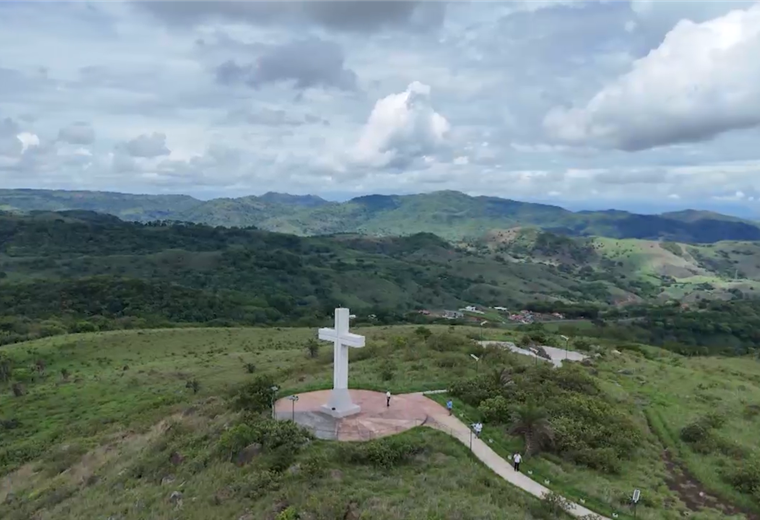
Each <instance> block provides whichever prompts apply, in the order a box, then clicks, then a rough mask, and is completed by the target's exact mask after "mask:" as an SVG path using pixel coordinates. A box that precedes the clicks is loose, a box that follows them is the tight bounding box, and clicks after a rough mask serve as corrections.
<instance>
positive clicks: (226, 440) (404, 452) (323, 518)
mask: <svg viewBox="0 0 760 520" xmlns="http://www.w3.org/2000/svg"><path fill="white" fill-rule="evenodd" d="M429 330H430V332H431V333H432V335H431V336H430V337H429V338H426V339H423V336H422V335H420V334H419V333H417V332H416V331H415V327H413V326H411V327H387V328H379V327H373V328H368V329H359V330H358V332H359V333H362V334H365V335H366V336H367V338H368V339H367V347H366V348H365V349H363V350H362V351H361V353H360V354H357V355H355V356H352V365H351V366H352V368H351V384H352V386H353V387H356V388H367V389H383V390H384V389H386V388H390V389H391V391H392V392H393V393H395V394H398V393H404V392H410V391H419V390H425V389H429V388H446V387H448V388H451V389H452V390H451V391H452V394H451V395H452V396H453V398H454V399H455V410H456V413H457V415H458V416H460V418H461V419H462V420H464V421H466V422H471V421H473V420H476V419H480V420H482V421H483V422H484V424H485V428H484V432H483V437H484V438H486V439H489V444H490V445H491V446H492V448H493V449H494V450H495V451H497V453H501V454H502V455H507V454H509V453H513V452H514V451H515V450H523V449H524V446H523V441H522V440H521V438H520V437H517V436H512V435H509V434H507V433H506V431H507V429H508V425H509V422H510V419H509V417H510V414H511V411H513V410H514V409H515V407H516V406H520V405H521V403H526V402H528V401H529V400H531V402H535V403H536V404H537V405H538V406H540V407H541V408H542V409H545V410H547V411H548V418H549V424H550V425H551V427H552V428H553V430H554V439H555V440H554V444H553V446H551V447H550V446H546V448H545V449H544V450H543V451H542V452H540V453H539V454H538V455H537V456H534V457H529V458H528V459H527V460H526V461H525V462H524V470H525V471H531V472H532V473H533V476H534V478H538V479H546V480H549V483H548V484H547V485H548V486H549V487H550V488H551V489H552V490H554V491H555V492H557V493H561V494H563V495H565V496H569V497H572V498H574V499H576V500H581V499H582V500H584V501H585V503H586V504H587V505H589V506H593V507H594V508H595V509H598V510H599V511H600V512H601V513H603V514H605V515H608V516H612V514H613V513H615V514H617V515H618V518H620V519H621V520H629V519H630V518H632V514H631V513H632V512H631V510H630V508H629V507H628V505H627V502H628V497H629V496H630V493H631V491H632V490H633V489H634V488H639V489H641V490H642V502H641V504H640V505H639V507H638V508H637V512H636V513H637V518H639V519H643V520H675V519H678V518H682V517H684V516H692V517H695V518H700V519H703V520H718V519H727V518H733V519H737V520H738V519H740V518H748V519H754V518H757V516H756V511H757V508H758V506H760V502H758V500H757V496H756V492H757V490H758V489H760V479H757V478H756V473H752V471H753V468H755V467H756V464H757V460H758V458H757V457H758V452H757V446H756V442H755V441H754V437H753V435H752V432H753V431H755V429H756V422H757V420H758V414H757V413H756V412H757V410H756V404H755V403H756V401H757V399H760V386H758V381H760V370H758V365H757V363H756V362H755V360H753V359H751V358H741V359H733V360H731V359H720V358H702V359H689V358H683V357H681V356H678V355H676V354H672V353H668V352H665V351H661V350H658V349H655V348H650V347H645V346H637V345H630V344H621V343H620V342H615V341H611V340H604V339H602V340H597V339H595V338H590V339H589V340H590V341H592V342H594V343H598V345H599V346H598V347H590V346H589V341H587V342H585V344H584V346H583V348H592V349H593V352H595V353H596V354H598V356H597V357H595V359H594V361H593V363H592V364H591V365H590V366H578V365H570V366H566V367H563V368H562V369H559V370H551V369H549V368H548V366H544V365H543V364H541V365H535V364H534V362H533V360H531V359H529V358H527V357H522V356H517V355H514V354H508V353H507V352H505V351H502V350H499V349H489V350H487V351H483V349H482V348H481V347H479V346H477V345H475V344H474V343H473V342H471V341H470V340H468V339H467V337H468V336H475V335H477V334H479V333H480V332H481V331H480V330H479V329H470V328H458V329H456V331H455V332H453V333H452V332H450V331H449V330H448V327H431V328H430V329H429ZM486 332H487V335H488V336H489V337H491V338H492V339H503V340H511V341H514V342H517V343H522V342H523V341H522V337H523V336H524V333H523V332H520V331H511V332H508V333H507V334H506V335H505V333H504V332H500V331H486ZM314 335H315V330H314V328H308V329H283V330H276V329H256V328H241V329H226V330H223V329H195V330H187V329H179V330H152V331H141V330H134V331H117V332H107V333H89V334H78V335H70V336H61V337H56V338H46V339H42V340H37V341H34V342H28V343H23V344H18V345H11V346H6V347H3V349H2V350H1V351H0V355H2V356H4V357H3V359H4V360H5V361H4V364H3V366H4V367H9V368H10V371H8V370H6V372H4V373H8V372H10V373H11V374H12V375H11V379H10V380H4V381H0V392H2V399H0V428H2V430H0V431H1V432H2V435H0V517H2V518H4V519H5V518H8V519H10V520H21V519H26V518H32V517H34V518H40V519H48V518H51V519H52V518H58V519H60V518H62V519H68V518H71V519H75V518H77V519H78V518H101V517H102V518H108V517H109V516H111V517H113V516H116V517H119V518H122V519H123V520H132V519H142V518H146V517H150V518H157V519H163V518H167V519H168V518H175V517H176V516H177V515H178V514H181V515H182V518H190V519H196V518H197V519H201V518H203V519H205V518H245V519H247V520H259V519H261V520H264V519H267V520H269V519H277V520H280V519H287V518H294V517H295V515H296V514H298V515H301V516H300V518H312V519H315V520H334V519H335V518H378V519H381V520H396V519H403V518H424V519H449V518H458V519H463V520H468V519H494V520H496V519H502V518H505V516H506V517H508V518H525V519H545V520H549V519H553V518H564V517H563V516H562V515H556V514H553V513H552V512H550V511H547V510H546V509H545V504H541V503H538V502H537V501H536V500H534V499H531V498H529V497H527V496H525V495H524V494H522V493H520V492H518V491H517V490H515V489H514V488H512V487H510V486H508V485H506V484H504V483H503V482H502V481H500V480H499V479H498V478H497V477H496V476H495V475H494V474H493V473H491V472H490V471H488V470H487V469H485V468H484V467H483V466H482V465H480V464H479V463H478V462H477V461H475V460H474V459H473V458H472V457H470V456H469V455H468V453H467V450H466V447H464V446H462V445H460V444H458V443H456V442H455V441H453V440H452V439H450V438H448V437H447V436H446V435H445V434H443V433H440V432H433V431H428V430H426V429H421V430H412V431H410V432H408V433H406V434H404V435H402V436H399V437H396V438H389V439H387V440H383V441H372V442H371V443H370V444H367V445H363V444H353V443H348V444H335V443H331V442H328V441H313V442H311V443H308V444H306V445H304V444H302V443H301V442H300V441H298V440H297V439H298V435H299V434H297V432H295V431H293V430H292V429H291V428H289V427H288V423H280V425H279V426H277V425H273V424H272V423H271V422H270V420H268V419H267V418H266V416H267V415H268V410H267V409H266V407H267V404H266V403H264V404H263V406H264V408H263V409H261V410H259V409H254V408H249V409H248V411H247V412H241V410H240V408H239V405H238V403H239V402H241V401H239V400H238V396H240V395H248V394H242V392H246V391H247V390H246V389H247V388H258V387H259V386H261V385H264V386H267V385H271V384H272V383H276V384H278V385H279V386H280V387H281V388H282V390H281V392H280V394H279V395H287V394H289V393H299V392H304V391H308V390H311V389H315V388H325V387H328V386H329V385H330V382H331V373H332V372H331V370H332V367H331V360H332V353H331V351H330V349H329V347H327V346H322V347H320V349H319V351H318V352H317V353H316V355H315V356H313V357H312V356H311V355H309V351H308V349H307V348H306V342H307V340H308V339H309V338H312V337H314ZM574 342H575V343H574V344H577V345H578V346H581V344H582V343H583V338H581V337H579V336H576V337H575V338H574ZM615 349H619V350H615ZM593 352H592V353H593ZM471 353H478V354H480V355H482V356H483V357H482V359H483V360H485V363H486V364H487V368H485V369H482V368H480V367H479V366H478V364H476V363H475V362H474V361H472V359H471V358H470V354H471ZM250 367H252V368H250ZM257 385H258V386H257ZM19 388H20V389H21V391H19V392H15V389H19ZM267 388H268V386H267ZM14 392H15V393H14ZM265 401H266V402H267V403H268V402H269V397H268V396H266V399H265ZM246 402H247V403H248V402H249V401H246ZM256 403H259V401H253V404H249V405H248V406H253V405H255V404H256ZM716 411H717V412H718V414H716V413H715V412H716ZM703 422H704V424H706V425H707V424H709V427H708V430H709V431H708V432H707V433H706V434H705V436H704V437H702V438H701V440H699V441H696V442H695V441H693V440H691V439H693V438H694V437H691V436H689V435H688V434H683V431H684V430H686V431H687V432H689V431H690V429H689V428H688V427H690V425H692V424H694V423H697V424H702V423H703ZM244 428H253V429H254V431H275V432H276V433H277V435H276V436H275V437H274V438H275V439H278V442H277V443H273V444H267V447H266V448H265V450H264V452H263V453H261V454H260V455H259V456H256V457H254V458H253V460H251V461H250V462H249V463H247V464H243V465H236V464H235V463H233V461H234V460H237V459H238V457H237V455H238V451H237V450H239V449H242V448H243V447H244V446H239V443H238V442H237V441H236V440H235V439H236V437H235V435H236V432H240V431H242V429H244ZM273 428H275V429H273ZM682 437H683V438H686V439H690V440H688V441H686V440H682ZM666 448H667V451H666ZM373 453H374V454H385V456H386V458H380V457H379V456H375V455H373ZM373 461H374V462H373ZM383 461H385V462H383ZM542 481H543V480H542ZM306 488H308V489H309V492H308V493H304V489H306ZM174 491H180V492H181V493H182V503H181V504H175V503H173V502H172V501H171V500H170V496H171V494H172V493H173V492H174ZM753 493H755V494H753ZM288 508H290V510H289V512H288V513H287V514H291V515H293V516H284V515H285V513H283V511H288ZM277 514H281V515H283V516H277ZM361 515H364V516H361Z"/></svg>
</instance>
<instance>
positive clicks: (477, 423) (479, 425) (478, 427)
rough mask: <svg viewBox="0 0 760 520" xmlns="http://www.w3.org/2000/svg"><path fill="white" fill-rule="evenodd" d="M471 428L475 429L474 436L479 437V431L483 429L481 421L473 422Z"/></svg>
mask: <svg viewBox="0 0 760 520" xmlns="http://www.w3.org/2000/svg"><path fill="white" fill-rule="evenodd" d="M473 429H474V430H475V437H477V438H478V439H480V432H482V431H483V423H482V422H480V421H478V422H476V423H475V424H474V426H473Z"/></svg>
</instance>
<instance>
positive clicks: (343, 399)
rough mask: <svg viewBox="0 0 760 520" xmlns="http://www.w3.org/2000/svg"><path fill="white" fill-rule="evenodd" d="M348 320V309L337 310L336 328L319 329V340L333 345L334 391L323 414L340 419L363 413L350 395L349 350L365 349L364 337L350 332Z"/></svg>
mask: <svg viewBox="0 0 760 520" xmlns="http://www.w3.org/2000/svg"><path fill="white" fill-rule="evenodd" d="M348 320H349V313H348V309H343V308H340V309H335V328H334V329H329V328H323V329H319V339H321V340H324V341H331V342H332V343H333V389H332V392H330V399H329V400H328V401H327V404H324V405H322V412H324V413H326V414H328V415H330V416H332V417H335V418H338V419H340V418H343V417H348V416H349V415H354V414H357V413H359V412H360V411H361V408H360V407H359V405H357V404H354V403H353V401H351V394H349V393H348V349H349V347H354V348H361V347H363V346H364V336H360V335H358V334H352V333H350V332H348Z"/></svg>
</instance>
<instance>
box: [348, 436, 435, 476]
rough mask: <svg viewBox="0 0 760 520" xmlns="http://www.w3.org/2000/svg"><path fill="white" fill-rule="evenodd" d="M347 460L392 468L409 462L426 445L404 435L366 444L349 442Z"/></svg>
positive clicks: (353, 462)
mask: <svg viewBox="0 0 760 520" xmlns="http://www.w3.org/2000/svg"><path fill="white" fill-rule="evenodd" d="M344 449H346V450H347V454H346V455H347V457H346V458H347V460H348V462H350V463H352V464H370V465H372V466H377V467H381V468H392V467H394V466H398V465H400V464H404V463H406V462H408V461H409V460H410V459H411V458H412V457H414V456H415V455H417V454H419V453H421V452H422V451H423V450H424V446H422V445H420V444H419V443H417V442H415V441H413V440H409V439H406V438H404V437H385V438H382V439H377V440H373V441H370V442H367V443H364V444H347V445H345V447H344Z"/></svg>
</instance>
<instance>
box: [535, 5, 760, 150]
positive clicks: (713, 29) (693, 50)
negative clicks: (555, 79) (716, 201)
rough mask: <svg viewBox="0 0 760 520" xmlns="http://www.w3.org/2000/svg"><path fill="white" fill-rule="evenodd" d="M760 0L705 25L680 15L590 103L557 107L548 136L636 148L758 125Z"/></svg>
mask: <svg viewBox="0 0 760 520" xmlns="http://www.w3.org/2000/svg"><path fill="white" fill-rule="evenodd" d="M758 56H760V4H754V5H753V6H751V7H748V8H747V9H744V10H736V11H732V12H730V13H728V14H726V15H724V16H721V17H719V18H715V19H713V20H710V21H706V22H703V23H693V22H690V21H688V20H682V21H681V22H679V23H678V25H676V27H675V28H673V30H672V31H670V33H668V35H667V36H666V37H665V40H664V41H663V42H662V44H661V45H660V46H659V47H658V48H657V49H655V50H654V51H652V52H651V53H650V54H649V55H647V56H645V57H644V58H641V59H639V60H637V61H636V62H635V63H634V64H633V68H632V69H631V70H630V72H628V73H627V74H625V75H623V76H621V77H619V78H618V79H616V80H615V81H613V82H611V83H609V84H607V85H606V86H605V87H604V88H602V89H601V90H600V91H599V92H598V93H597V94H596V95H595V96H594V97H593V98H592V99H591V100H590V101H589V102H588V103H587V104H586V105H585V106H583V107H580V108H570V109H567V108H562V107H555V108H554V109H552V110H551V111H550V112H549V113H548V114H547V115H546V118H545V119H544V126H545V128H546V129H547V131H548V132H549V133H550V135H551V136H552V137H553V138H555V139H558V140H560V141H564V142H566V143H571V144H582V145H595V146H599V147H606V148H618V149H621V150H627V151H637V150H643V149H648V148H653V147H657V146H664V145H669V144H674V143H683V142H694V141H701V140H706V139H710V138H713V137H715V136H716V135H718V134H720V133H723V132H726V131H729V130H735V129H742V128H750V127H753V126H758V125H760V59H758Z"/></svg>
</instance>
